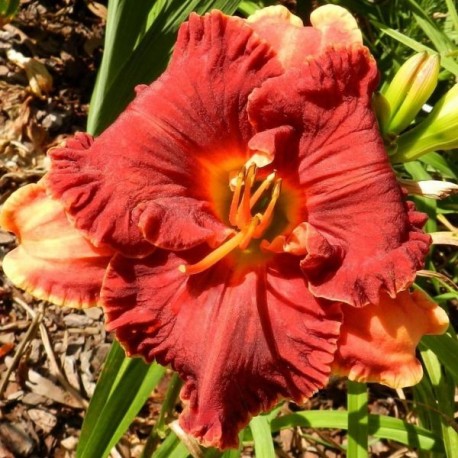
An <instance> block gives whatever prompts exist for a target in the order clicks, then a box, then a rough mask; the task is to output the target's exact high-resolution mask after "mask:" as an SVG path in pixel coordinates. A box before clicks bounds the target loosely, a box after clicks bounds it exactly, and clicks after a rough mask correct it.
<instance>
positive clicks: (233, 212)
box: [229, 169, 245, 226]
mask: <svg viewBox="0 0 458 458" xmlns="http://www.w3.org/2000/svg"><path fill="white" fill-rule="evenodd" d="M244 175H245V171H244V170H243V169H242V170H241V171H240V172H239V174H238V175H237V181H236V185H235V189H234V195H233V196H232V201H231V208H230V210H229V223H231V225H232V226H237V210H238V208H239V202H240V194H241V192H242V186H243V177H244Z"/></svg>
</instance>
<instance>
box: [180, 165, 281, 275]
mask: <svg viewBox="0 0 458 458" xmlns="http://www.w3.org/2000/svg"><path fill="white" fill-rule="evenodd" d="M256 174H257V168H256V165H255V164H251V165H250V166H249V167H248V168H247V167H243V168H242V170H241V171H240V172H239V173H238V175H237V177H236V178H235V180H232V182H231V185H232V187H233V195H232V200H231V204H230V208H229V223H230V224H231V225H232V226H234V227H235V228H237V229H238V230H236V232H235V233H234V235H232V237H231V238H230V239H228V240H226V241H225V242H224V243H222V244H221V245H220V246H219V247H218V248H216V249H215V250H213V251H212V252H211V253H209V254H208V255H207V256H205V258H203V259H202V260H201V261H199V262H197V263H196V264H191V265H184V264H182V265H180V266H179V270H180V271H181V272H183V273H186V274H188V275H193V274H198V273H200V272H203V271H204V270H207V269H208V268H210V267H211V266H213V265H214V264H216V263H217V262H218V261H220V260H221V259H223V258H224V257H225V256H227V255H228V254H229V253H230V252H231V251H233V250H235V249H236V248H239V249H240V250H242V251H243V250H246V249H247V248H248V246H249V244H250V242H251V241H252V240H253V239H259V238H261V237H262V236H263V235H264V234H265V232H266V230H267V229H268V228H269V226H270V224H271V222H272V219H273V215H274V209H275V205H276V203H277V201H278V198H279V197H280V190H281V178H277V175H276V172H272V173H271V174H270V175H268V176H267V177H266V178H265V179H264V180H262V181H259V180H256ZM255 210H257V211H256V212H255Z"/></svg>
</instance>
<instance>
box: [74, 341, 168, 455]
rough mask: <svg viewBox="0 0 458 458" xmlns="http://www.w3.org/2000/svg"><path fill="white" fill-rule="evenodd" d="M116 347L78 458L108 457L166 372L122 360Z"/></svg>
mask: <svg viewBox="0 0 458 458" xmlns="http://www.w3.org/2000/svg"><path fill="white" fill-rule="evenodd" d="M113 347H114V348H112V350H111V352H110V354H109V356H108V358H107V361H106V363H105V367H104V369H103V373H102V375H101V378H100V381H99V383H98V384H97V389H96V392H95V393H94V396H93V399H92V401H91V403H90V405H89V409H88V413H87V415H86V418H85V421H84V423H83V427H82V432H81V439H80V441H79V444H78V449H77V455H76V456H77V458H104V457H106V456H108V454H109V453H110V450H111V449H112V447H113V446H114V445H115V444H116V443H117V442H118V440H119V439H120V438H121V436H122V435H123V434H124V432H125V431H126V430H127V428H128V427H129V425H130V424H131V422H132V421H133V419H134V418H135V417H136V415H137V414H138V412H139V411H140V409H141V408H142V406H143V405H144V403H145V402H146V400H147V399H148V397H149V396H150V395H151V392H152V390H153V389H154V388H155V387H156V385H157V384H158V383H159V381H160V380H161V378H162V376H163V375H164V372H165V369H164V368H163V367H162V366H160V365H158V364H151V365H148V364H146V363H144V362H143V361H142V360H141V359H131V358H128V357H126V356H124V354H123V355H122V357H121V356H120V354H119V351H120V350H121V351H122V352H123V350H122V349H120V347H119V344H118V343H114V344H113ZM123 353H124V352H123Z"/></svg>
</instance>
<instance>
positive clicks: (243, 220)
mask: <svg viewBox="0 0 458 458" xmlns="http://www.w3.org/2000/svg"><path fill="white" fill-rule="evenodd" d="M255 177H256V164H251V165H250V167H248V170H247V171H246V175H245V188H244V189H243V195H242V200H241V202H240V205H239V208H238V211H237V218H236V219H237V227H238V228H239V229H240V230H242V229H243V228H244V227H245V226H246V225H247V224H249V222H250V221H251V208H250V200H251V188H252V187H253V184H254V180H255Z"/></svg>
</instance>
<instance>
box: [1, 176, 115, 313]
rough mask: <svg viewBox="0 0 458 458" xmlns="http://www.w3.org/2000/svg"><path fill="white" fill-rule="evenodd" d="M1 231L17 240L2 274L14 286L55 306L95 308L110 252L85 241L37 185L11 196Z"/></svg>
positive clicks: (3, 213) (42, 188)
mask: <svg viewBox="0 0 458 458" xmlns="http://www.w3.org/2000/svg"><path fill="white" fill-rule="evenodd" d="M0 225H1V226H2V227H3V228H5V229H6V230H8V231H11V232H14V233H15V234H16V236H17V237H18V240H19V246H18V247H17V248H16V249H14V250H13V251H11V252H10V253H8V254H7V255H6V256H5V258H4V259H3V270H4V272H5V274H6V275H7V276H8V277H9V278H10V280H11V281H12V282H13V283H14V284H15V285H16V286H18V287H20V288H22V289H25V290H26V291H27V292H29V293H30V294H32V295H33V296H35V297H37V298H39V299H42V300H47V301H50V302H53V303H54V304H57V305H66V306H69V307H75V308H83V307H91V306H94V305H98V300H99V296H100V289H101V287H102V279H103V276H104V274H105V270H106V268H107V266H108V263H109V261H110V259H111V256H112V251H111V250H110V249H108V248H96V247H94V246H93V245H92V244H91V243H90V242H89V241H88V240H87V239H85V238H84V237H83V236H82V235H81V234H80V232H79V231H78V230H76V229H75V228H74V227H73V226H72V225H71V224H70V222H69V220H68V218H67V216H66V214H65V212H64V209H63V207H62V205H61V204H60V203H59V202H58V201H57V200H55V199H52V198H50V197H48V196H47V195H46V191H45V188H44V187H43V185H42V184H40V183H39V184H29V185H27V186H24V187H23V188H20V189H19V190H18V191H16V192H15V193H14V194H13V195H12V196H11V197H10V198H9V199H8V200H7V201H6V202H5V204H4V205H3V208H2V212H1V214H0Z"/></svg>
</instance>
